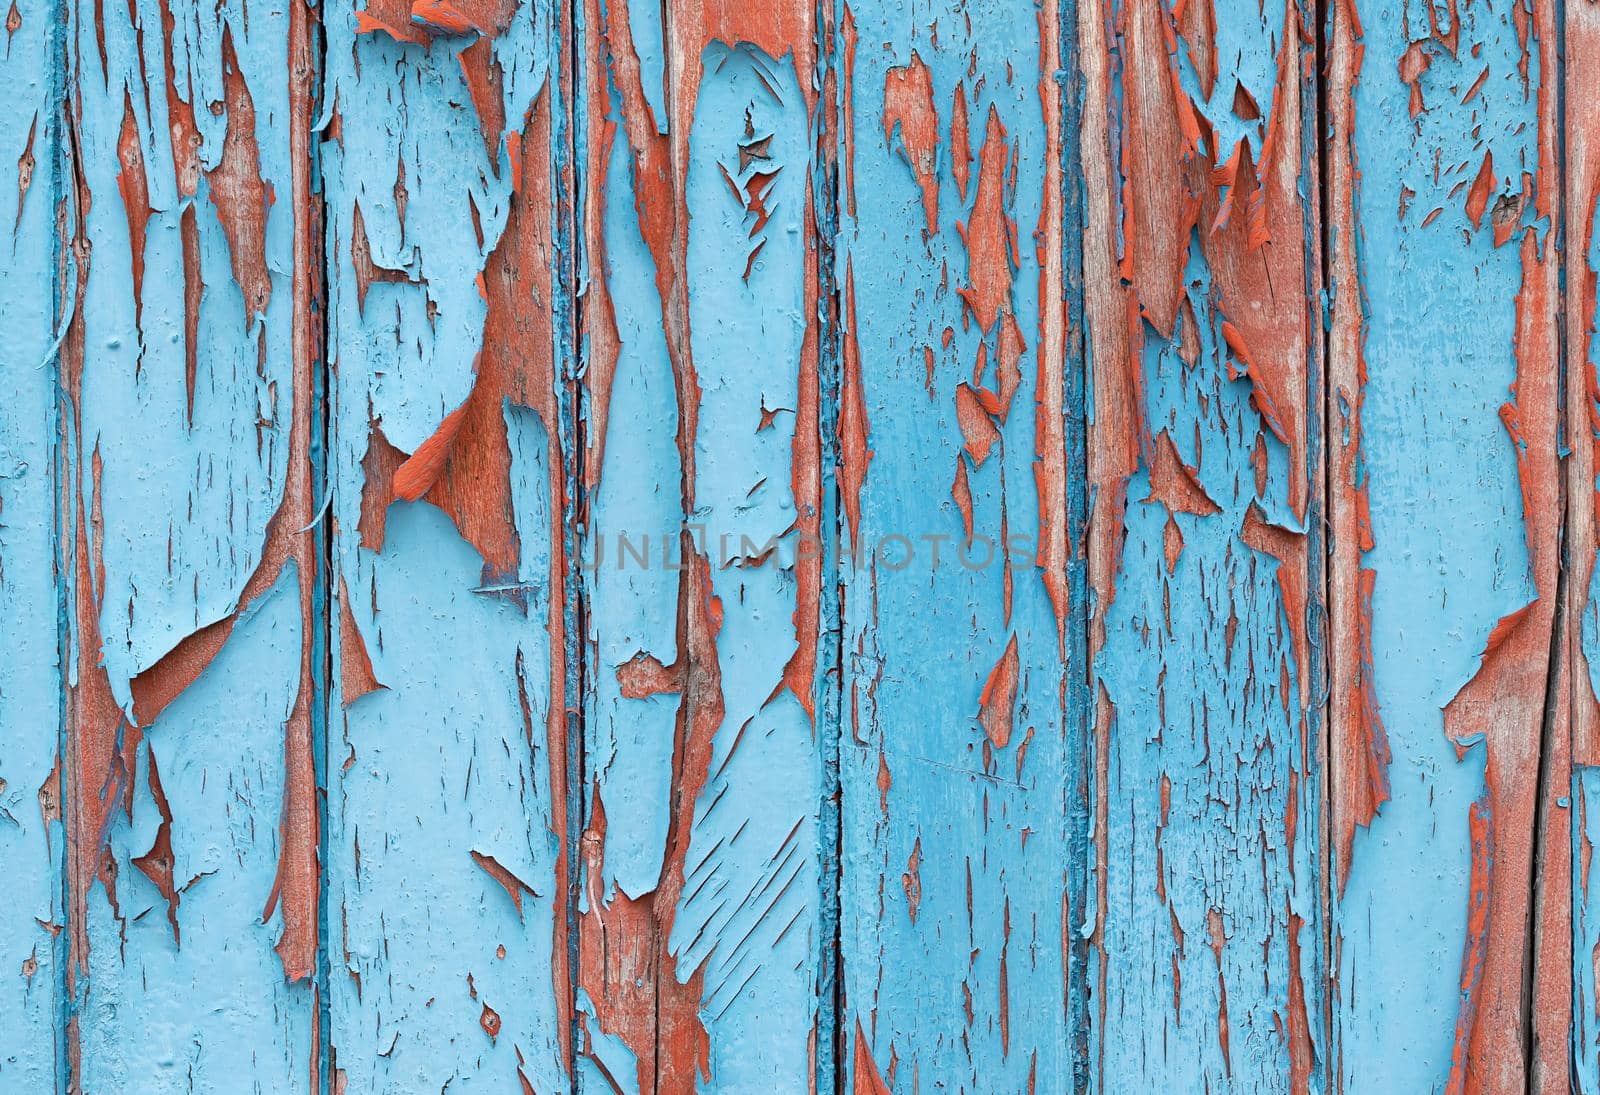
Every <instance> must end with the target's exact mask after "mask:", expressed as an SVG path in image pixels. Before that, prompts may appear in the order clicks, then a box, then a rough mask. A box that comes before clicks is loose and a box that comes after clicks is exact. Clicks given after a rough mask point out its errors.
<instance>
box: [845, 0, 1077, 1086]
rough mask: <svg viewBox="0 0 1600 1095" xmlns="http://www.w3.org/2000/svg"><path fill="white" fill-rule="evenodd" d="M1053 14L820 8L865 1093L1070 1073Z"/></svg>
mask: <svg viewBox="0 0 1600 1095" xmlns="http://www.w3.org/2000/svg"><path fill="white" fill-rule="evenodd" d="M1066 14H1067V12H1066V11H1064V10H1063V9H1062V8H1061V7H1060V6H1058V5H1057V4H1054V3H1045V4H1043V5H1038V4H1035V3H1032V2H1025V3H1016V2H1010V0H986V2H982V3H976V4H955V3H952V4H942V3H935V4H933V5H931V6H926V5H917V6H915V7H914V8H911V9H907V8H905V7H904V6H902V5H900V4H898V3H880V2H878V0H855V2H852V3H848V4H845V5H843V7H842V9H841V12H840V15H839V27H840V49H841V60H840V76H841V81H840V94H841V97H842V103H841V114H842V118H841V132H842V140H843V153H842V157H841V162H842V170H841V189H842V194H841V199H840V201H841V225H842V238H843V242H842V246H841V254H840V259H839V262H840V264H841V268H840V271H839V274H838V277H839V281H840V283H841V289H842V298H841V316H840V320H839V322H840V325H841V337H842V339H843V346H842V359H841V364H842V375H841V383H840V387H839V389H838V391H837V393H836V394H835V396H834V398H836V399H837V400H838V401H839V410H838V444H839V450H840V452H839V470H838V476H839V489H840V492H841V510H842V514H843V518H842V521H841V522H840V527H839V529H838V530H837V533H838V535H839V536H840V537H841V540H842V542H843V543H844V545H845V546H844V547H843V548H842V549H841V554H840V566H841V575H840V584H841V589H842V597H843V604H842V606H841V612H842V617H841V620H842V623H841V627H842V643H843V663H842V668H843V696H842V701H841V713H840V725H839V727H838V731H837V732H838V734H839V741H840V746H839V750H840V755H839V766H840V783H841V807H840V809H841V819H842V820H841V840H842V847H841V875H842V882H841V893H840V905H841V917H842V921H841V925H840V936H841V939H840V950H841V962H842V967H843V968H842V979H843V1000H842V1005H843V1006H842V1011H841V1014H840V1019H839V1022H840V1028H841V1029H840V1037H841V1038H842V1039H848V1042H847V1056H846V1059H845V1062H844V1067H845V1068H846V1070H847V1077H848V1079H847V1086H848V1085H850V1084H853V1088H852V1090H855V1091H878V1090H899V1091H915V1090H925V1089H928V1088H931V1087H940V1088H949V1089H952V1090H953V1089H956V1088H963V1089H967V1090H1006V1091H1011V1090H1023V1089H1030V1090H1031V1089H1038V1090H1044V1091H1065V1090H1068V1089H1070V1087H1071V1086H1072V1079H1071V1053H1072V1048H1073V1044H1074V1041H1075V1039H1074V1037H1073V1032H1072V1031H1071V1030H1069V1029H1068V1025H1067V1024H1068V1015H1069V1011H1068V1009H1069V1006H1070V1004H1071V1001H1069V999H1068V996H1069V993H1068V990H1067V981H1068V952H1069V950H1071V949H1072V948H1073V946H1074V943H1073V939H1074V933H1075V931H1076V926H1075V921H1078V922H1081V919H1082V917H1083V916H1084V910H1082V909H1073V908H1070V907H1069V903H1068V891H1069V890H1070V889H1072V888H1073V887H1074V886H1075V885H1076V882H1075V880H1073V878H1072V876H1073V874H1074V873H1075V872H1076V871H1077V869H1078V868H1077V867H1076V866H1075V865H1074V864H1073V863H1072V862H1071V859H1070V855H1069V848H1071V847H1072V846H1073V845H1072V844H1071V843H1070V842H1069V840H1068V826H1067V811H1068V803H1067V791H1068V784H1069V778H1070V777H1069V772H1068V766H1069V763H1071V760H1072V756H1073V754H1074V750H1073V748H1072V746H1073V744H1074V731H1073V727H1074V726H1075V725H1076V724H1075V722H1074V721H1073V720H1071V719H1069V718H1068V717H1067V710H1066V708H1067V697H1068V694H1069V692H1070V694H1071V695H1072V696H1073V697H1074V699H1076V698H1077V696H1078V694H1079V690H1078V689H1077V687H1075V686H1074V685H1073V684H1072V683H1071V680H1070V677H1071V674H1072V673H1073V672H1078V673H1081V672H1082V664H1081V661H1079V662H1078V664H1076V665H1069V664H1068V660H1067V652H1068V650H1069V649H1074V648H1075V647H1076V644H1077V643H1078V642H1079V641H1080V638H1079V636H1080V635H1081V630H1080V628H1081V620H1082V615H1081V613H1082V611H1083V609H1084V607H1085V606H1084V605H1083V603H1082V600H1081V598H1080V599H1078V600H1077V601H1073V600H1072V599H1071V598H1069V595H1068V583H1069V562H1068V559H1069V555H1070V554H1071V550H1072V549H1071V546H1070V544H1069V542H1068V539H1067V537H1068V527H1069V520H1070V515H1069V512H1068V510H1069V506H1070V505H1071V503H1072V500H1073V499H1075V498H1077V499H1081V497H1082V494H1081V478H1080V479H1079V480H1078V482H1079V487H1077V488H1074V486H1073V485H1072V483H1071V482H1069V473H1068V467H1069V464H1068V447H1067V441H1066V422H1065V418H1066V416H1072V417H1077V416H1079V415H1081V413H1082V412H1081V408H1080V407H1076V406H1074V407H1070V408H1069V407H1067V406H1065V402H1064V401H1065V399H1066V396H1067V392H1068V391H1069V382H1068V380H1067V376H1066V373H1067V369H1068V367H1069V354H1068V336H1069V331H1068V326H1067V320H1068V311H1067V302H1066V298H1065V291H1066V290H1065V286H1066V273H1065V269H1064V266H1065V264H1066V263H1067V262H1068V261H1069V260H1068V254H1069V252H1068V247H1069V246H1071V247H1072V248H1073V249H1074V250H1075V247H1076V245H1075V243H1073V244H1070V245H1069V243H1068V241H1067V240H1066V239H1065V238H1064V234H1063V226H1064V217H1065V209H1064V193H1065V190H1066V186H1065V179H1064V176H1063V141H1064V139H1065V131H1066V129H1067V128H1068V127H1075V125H1076V119H1067V118H1064V117H1063V114H1062V108H1061V91H1060V85H1059V84H1058V82H1057V81H1058V78H1059V77H1060V76H1061V74H1062V73H1063V69H1064V66H1065V65H1066V63H1067V61H1066V56H1067V47H1066V46H1065V45H1064V44H1063V41H1062V20H1063V17H1064V15H1066ZM1072 261H1073V262H1074V264H1075V256H1074V257H1073V259H1072ZM1071 360H1073V361H1074V362H1075V356H1074V357H1073V358H1072V359H1071ZM1073 387H1074V389H1075V387H1076V386H1075V385H1074V386H1073ZM1075 614H1076V616H1075ZM1075 619H1076V620H1077V621H1080V622H1078V623H1075V622H1074V620H1075Z"/></svg>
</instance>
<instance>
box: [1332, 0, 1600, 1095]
mask: <svg viewBox="0 0 1600 1095" xmlns="http://www.w3.org/2000/svg"><path fill="white" fill-rule="evenodd" d="M1556 10H1557V9H1556V7H1555V5H1551V4H1544V3H1527V4H1516V5H1512V6H1510V7H1508V8H1503V9H1501V8H1493V9H1491V8H1488V7H1483V6H1479V5H1471V6H1468V5H1462V6H1461V7H1460V8H1459V10H1458V9H1457V8H1456V7H1453V6H1452V7H1449V8H1447V9H1442V8H1438V7H1435V8H1432V9H1429V8H1421V9H1419V8H1416V7H1414V6H1411V7H1408V6H1406V5H1403V4H1397V3H1388V2H1386V0H1383V2H1364V0H1355V2H1352V3H1342V4H1339V5H1337V6H1335V8H1334V9H1333V12H1332V21H1331V28H1330V33H1331V38H1330V52H1331V56H1332V57H1333V59H1334V65H1333V70H1332V77H1331V78H1332V80H1333V83H1332V84H1331V86H1330V89H1329V91H1330V96H1329V97H1330V101H1331V102H1333V103H1334V104H1335V114H1334V120H1335V131H1334V135H1335V146H1336V150H1337V151H1336V155H1335V160H1336V161H1337V162H1338V163H1340V164H1342V165H1343V167H1342V169H1341V172H1340V174H1339V176H1338V177H1337V178H1336V179H1335V184H1334V186H1333V188H1332V189H1331V191H1330V199H1329V200H1330V209H1331V210H1332V211H1333V215H1332V217H1331V223H1332V224H1334V225H1336V226H1337V227H1338V230H1339V232H1340V233H1341V236H1340V237H1339V239H1340V242H1339V243H1338V245H1337V246H1336V248H1335V265H1334V270H1333V279H1332V282H1331V284H1330V291H1331V294H1332V299H1333V302H1334V310H1333V315H1332V322H1333V329H1334V330H1335V331H1336V332H1338V334H1337V335H1336V336H1335V339H1334V343H1333V346H1334V354H1333V357H1332V364H1331V373H1332V381H1333V384H1334V388H1333V390H1332V391H1330V396H1329V422H1330V433H1331V434H1334V435H1336V436H1342V437H1343V438H1344V441H1343V451H1342V452H1341V453H1340V456H1339V458H1338V460H1336V461H1335V464H1334V466H1335V468H1336V487H1335V489H1336V491H1337V490H1346V489H1352V488H1356V489H1362V490H1364V493H1365V500H1364V501H1363V500H1360V499H1358V500H1357V501H1356V502H1355V505H1354V507H1353V509H1352V511H1350V512H1347V513H1346V514H1345V515H1344V517H1343V518H1342V519H1341V520H1340V521H1339V523H1337V524H1336V526H1335V540H1336V542H1338V541H1339V540H1341V539H1342V540H1343V542H1344V543H1345V544H1346V555H1345V556H1344V558H1343V560H1342V561H1341V560H1340V559H1337V558H1336V560H1335V564H1334V565H1335V568H1336V570H1338V569H1339V568H1341V567H1342V568H1344V569H1345V571H1346V572H1348V571H1349V569H1351V568H1352V567H1356V566H1359V567H1362V568H1364V569H1365V570H1366V571H1368V572H1369V573H1368V574H1366V575H1363V577H1362V584H1364V585H1365V586H1366V588H1365V589H1363V590H1362V591H1361V593H1360V596H1359V597H1356V598H1353V599H1349V600H1346V601H1345V602H1343V603H1342V604H1340V603H1337V602H1336V604H1335V606H1334V610H1335V613H1336V614H1342V615H1343V616H1344V620H1343V623H1342V624H1341V623H1340V622H1338V616H1337V615H1336V623H1335V627H1336V629H1340V628H1342V629H1343V633H1344V634H1345V635H1347V636H1357V638H1356V639H1354V640H1352V645H1350V646H1348V647H1346V648H1345V650H1344V651H1343V652H1342V653H1343V657H1344V658H1345V659H1347V660H1348V659H1350V658H1352V657H1354V658H1357V659H1360V658H1361V656H1362V651H1361V650H1360V647H1361V645H1363V640H1360V639H1359V636H1360V634H1361V631H1362V629H1363V628H1370V639H1369V640H1365V641H1366V642H1370V654H1371V659H1370V660H1371V665H1370V672H1371V679H1370V682H1367V683H1365V684H1363V685H1361V688H1369V689H1370V693H1371V695H1374V696H1375V697H1376V701H1377V705H1378V708H1379V709H1380V710H1381V719H1382V724H1383V725H1384V726H1386V727H1387V731H1388V732H1387V749H1384V748H1381V747H1380V746H1378V745H1377V742H1378V739H1377V737H1376V731H1377V724H1376V723H1372V722H1370V721H1369V727H1370V730H1368V731H1363V730H1361V729H1360V728H1359V727H1358V726H1357V725H1356V723H1357V722H1358V721H1359V720H1360V719H1362V718H1365V719H1368V720H1370V719H1371V718H1372V717H1373V714H1374V713H1373V712H1372V711H1371V710H1368V711H1367V712H1366V713H1365V715H1362V714H1360V712H1359V711H1357V712H1355V713H1347V714H1346V715H1345V716H1343V717H1344V718H1345V719H1347V720H1348V721H1347V722H1345V723H1344V724H1342V726H1341V723H1340V721H1339V720H1340V718H1341V716H1340V715H1339V713H1338V711H1337V709H1336V714H1335V719H1336V721H1335V732H1336V735H1337V734H1338V733H1340V732H1341V730H1343V731H1345V732H1347V733H1348V734H1349V736H1350V740H1354V741H1355V742H1357V746H1358V747H1357V748H1354V749H1351V750H1349V751H1348V752H1347V753H1346V754H1345V755H1344V756H1342V757H1340V759H1339V760H1338V762H1337V763H1336V764H1335V765H1334V766H1333V768H1332V769H1331V771H1330V782H1331V784H1332V787H1333V796H1332V797H1333V802H1334V804H1335V820H1334V832H1335V838H1336V840H1338V841H1340V842H1341V843H1342V844H1343V845H1344V850H1342V852H1341V856H1340V859H1341V870H1340V871H1339V873H1338V875H1337V883H1338V890H1337V891H1336V895H1337V899H1338V903H1337V914H1336V920H1337V923H1336V936H1335V940H1334V946H1335V951H1334V955H1335V961H1336V963H1337V966H1336V973H1337V979H1338V980H1337V985H1338V988H1337V992H1338V996H1337V1001H1336V1012H1335V1017H1334V1031H1335V1035H1336V1038H1337V1045H1336V1046H1335V1047H1334V1053H1335V1057H1334V1062H1335V1069H1336V1071H1335V1074H1334V1079H1335V1081H1336V1082H1338V1083H1340V1084H1342V1086H1343V1087H1344V1089H1346V1090H1350V1091H1364V1090H1368V1089H1370V1088H1372V1087H1373V1086H1374V1085H1381V1086H1383V1087H1384V1088H1386V1089H1393V1090H1407V1091H1437V1090H1444V1091H1447V1092H1469V1091H1486V1092H1487V1091H1511V1090H1517V1091H1521V1090H1538V1091H1565V1090H1567V1089H1568V1086H1569V1085H1568V1079H1569V1077H1568V1067H1569V1061H1570V1059H1571V1058H1570V1052H1569V1045H1568V1038H1567V1029H1566V1028H1567V1024H1568V1008H1569V1005H1570V1000H1571V983H1572V982H1571V978H1572V970H1571V967H1570V964H1569V962H1568V960H1567V958H1566V954H1567V949H1568V944H1567V942H1566V939H1567V938H1569V937H1568V925H1569V923H1570V909H1569V897H1568V894H1569V886H1570V883H1569V880H1568V879H1569V877H1570V849H1571V840H1572V836H1571V835H1570V833H1571V831H1570V827H1569V821H1568V819H1569V818H1570V816H1571V809H1570V806H1569V799H1568V795H1569V794H1570V793H1571V783H1570V777H1569V775H1568V771H1569V765H1570V753H1569V745H1568V731H1567V706H1568V705H1567V700H1566V695H1565V692H1564V691H1563V689H1562V688H1561V687H1560V685H1559V683H1558V681H1557V663H1556V654H1557V653H1558V651H1559V650H1560V649H1561V644H1559V643H1558V642H1556V639H1557V636H1558V634H1559V632H1558V630H1557V605H1556V602H1557V599H1558V596H1559V581H1560V579H1559V567H1560V559H1559V550H1560V549H1559V536H1560V526H1561V519H1562V514H1561V509H1562V505H1563V501H1562V497H1561V488H1560V470H1559V463H1558V460H1559V455H1560V448H1559V447H1560V445H1561V438H1560V431H1561V423H1560V417H1559V410H1558V407H1559V401H1560V375H1559V356H1560V355H1559V345H1558V341H1557V340H1558V322H1557V317H1558V308H1559V304H1560V301H1559V277H1560V266H1559V259H1558V257H1557V252H1556V250H1555V248H1556V243H1557V239H1558V223H1559V214H1560V207H1561V200H1560V195H1561V178H1560V175H1559V173H1558V168H1557V166H1556V161H1555V159H1554V157H1555V148H1556V140H1557V136H1558V135H1557V132H1556V127H1557V118H1558V112H1557V80H1556V73H1557V71H1558V70H1557V67H1556V64H1557V61H1556V58H1557V55H1558V42H1557V36H1558V28H1557V27H1556V25H1555V22H1554V18H1555V12H1556ZM1356 164H1358V165H1359V176H1357V175H1356V173H1355V171H1354V170H1353V165H1356ZM1363 380H1364V389H1363V387H1362V385H1363ZM1580 383H1581V382H1580ZM1578 390H1579V391H1581V390H1582V389H1581V387H1580V388H1579V389H1578ZM1588 432H1589V431H1586V432H1585V442H1584V445H1583V446H1580V451H1582V452H1584V453H1587V451H1588V449H1587V445H1588V441H1587V437H1588ZM1358 445H1359V448H1357V446H1358ZM1585 459H1592V458H1589V457H1587V456H1586V457H1585ZM1587 474H1590V475H1591V477H1592V472H1589V473H1587ZM1364 508H1365V509H1368V510H1370V526H1367V525H1366V522H1365V521H1363V520H1362V518H1363V513H1362V510H1363V509H1364ZM1352 542H1354V544H1355V545H1356V547H1357V548H1358V549H1359V551H1357V550H1352V548H1351V545H1352ZM1591 542H1592V534H1591ZM1360 551H1364V554H1360ZM1586 585H1587V580H1585V586H1586ZM1362 602H1366V603H1362ZM1337 657H1338V655H1337V654H1336V659H1337ZM1365 672H1367V670H1366V669H1362V668H1357V667H1356V666H1353V665H1348V664H1347V665H1346V666H1345V667H1344V668H1343V669H1340V668H1339V667H1338V666H1337V665H1336V668H1335V681H1336V687H1335V700H1336V703H1337V702H1338V698H1339V696H1340V689H1339V688H1338V687H1337V681H1338V680H1339V679H1340V677H1341V674H1343V675H1344V676H1343V679H1345V680H1346V681H1351V682H1353V680H1354V679H1355V677H1356V676H1357V675H1359V674H1364V673H1365ZM1357 691H1358V689H1357V687H1356V685H1355V684H1354V683H1351V684H1350V686H1349V688H1348V690H1347V692H1348V693H1349V694H1354V693H1356V692H1357ZM1351 702H1352V705H1353V706H1354V707H1357V708H1360V707H1363V706H1367V705H1368V704H1370V700H1366V701H1361V700H1354V699H1352V701H1351ZM1363 737H1365V738H1366V739H1368V740H1369V741H1371V742H1372V743H1373V744H1372V746H1370V747H1369V746H1367V745H1365V744H1362V739H1363ZM1388 754H1392V756H1390V755H1388ZM1385 762H1387V763H1385ZM1580 801H1581V800H1580ZM1346 861H1347V862H1346Z"/></svg>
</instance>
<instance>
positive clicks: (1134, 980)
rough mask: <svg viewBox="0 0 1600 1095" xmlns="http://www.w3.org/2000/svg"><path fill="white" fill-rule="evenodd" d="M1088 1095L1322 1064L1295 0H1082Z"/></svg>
mask: <svg viewBox="0 0 1600 1095" xmlns="http://www.w3.org/2000/svg"><path fill="white" fill-rule="evenodd" d="M1079 11H1080V15H1081V18H1080V23H1079V46H1080V51H1081V57H1082V63H1083V66H1084V75H1085V100H1086V101H1085V106H1084V120H1083V137H1082V147H1083V165H1084V181H1085V186H1086V189H1087V192H1088V200H1087V203H1086V207H1085V223H1086V231H1085V236H1084V297H1085V309H1086V315H1087V319H1088V337H1089V355H1090V368H1091V377H1092V381H1091V383H1092V390H1093V407H1092V415H1093V418H1092V424H1091V426H1090V436H1089V479H1090V489H1091V491H1092V497H1093V499H1094V501H1093V510H1092V514H1091V528H1090V538H1089V573H1090V582H1091V584H1092V586H1093V595H1094V606H1093V618H1092V620H1091V626H1090V651H1091V654H1092V656H1093V659H1094V669H1093V677H1092V680H1093V687H1094V688H1095V691H1096V696H1095V711H1094V746H1093V748H1094V765H1095V817H1094V823H1093V834H1094V851H1093V853H1092V854H1093V857H1094V861H1093V864H1092V871H1093V885H1094V888H1095V897H1096V899H1095V901H1094V907H1093V912H1092V919H1090V920H1089V922H1088V923H1087V924H1086V925H1085V927H1086V928H1087V929H1089V930H1091V931H1092V935H1091V939H1090V943H1091V947H1092V948H1093V950H1094V953H1095V958H1094V959H1093V960H1092V964H1091V967H1090V971H1089V1000H1090V1002H1089V1009H1088V1010H1089V1021H1090V1026H1091V1030H1092V1036H1091V1039H1090V1046H1089V1053H1090V1056H1091V1060H1090V1062H1089V1065H1090V1073H1091V1078H1092V1086H1093V1088H1094V1089H1095V1090H1100V1091H1106V1092H1116V1091H1129V1090H1140V1089H1144V1088H1150V1089H1154V1090H1174V1091H1199V1090H1230V1091H1307V1090H1316V1089H1320V1088H1321V1087H1322V1085H1323V1083H1324V1080H1323V1078H1322V1073H1321V1068H1320V1062H1321V1061H1323V1060H1325V1057H1324V1055H1323V1052H1322V1049H1321V1043H1322V1041H1323V1038H1322V1028H1323V1013H1322V1007H1323V1003H1322V992H1321V984H1322V979H1321V977H1320V976H1319V970H1320V968H1321V961H1322V918H1321V915H1320V904H1321V896H1322V895H1321V885H1320V874H1321V869H1322V864H1321V858H1322V850H1321V840H1320V835H1321V834H1320V830H1321V820H1320V819H1321V816H1322V811H1321V806H1320V802H1319V800H1320V797H1321V796H1320V784H1321V777H1322V726H1321V718H1320V710H1319V708H1320V696H1319V695H1318V693H1317V687H1318V685H1317V681H1318V676H1319V668H1318V665H1317V664H1316V663H1317V660H1318V658H1319V657H1320V652H1319V647H1318V642H1319V636H1318V635H1317V633H1316V630H1315V623H1314V621H1315V619H1316V616H1317V614H1318V611H1319V606H1320V600H1321V591H1320V586H1321V578H1320V574H1321V569H1320V566H1319V563H1318V557H1319V554H1320V551H1321V545H1320V540H1319V528H1320V524H1321V502H1320V495H1321V490H1320V482H1321V471H1320V467H1321V465H1320V453H1319V447H1320V437H1319V434H1320V418H1321V408H1320V398H1319V394H1318V393H1319V387H1320V375H1319V373H1320V368H1319V365H1320V338H1319V332H1318V324H1317V322H1316V320H1317V312H1316V301H1317V289H1318V280H1319V276H1320V274H1319V269H1320V260H1319V257H1318V251H1319V248H1318V218H1317V197H1316V195H1317V189H1318V180H1317V171H1316V160H1315V152H1314V148H1315V145H1314V143H1313V142H1312V141H1311V139H1310V138H1309V136H1308V135H1307V130H1308V128H1309V119H1311V118H1313V117H1314V109H1315V103H1316V96H1315V82H1314V81H1315V78H1316V74H1315V70H1314V68H1313V66H1312V60H1313V56H1314V49H1313V46H1312V41H1311V39H1310V27H1309V26H1308V23H1307V19H1308V13H1307V11H1306V10H1305V9H1303V8H1301V7H1300V6H1299V5H1298V4H1296V3H1294V2H1292V0H1291V2H1289V3H1286V4H1279V5H1267V6H1265V7H1261V6H1258V5H1257V4H1255V3H1246V4H1235V3H1231V2H1223V3H1220V4H1213V3H1211V2H1209V0H1190V2H1188V3H1185V4H1180V5H1177V6H1176V7H1175V8H1173V9H1170V10H1169V9H1168V8H1167V7H1166V6H1165V5H1161V4H1157V3H1154V2H1150V0H1131V2H1128V3H1122V4H1109V5H1108V4H1102V3H1099V2H1097V0H1086V2H1085V3H1083V4H1082V5H1081V6H1080V9H1079Z"/></svg>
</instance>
